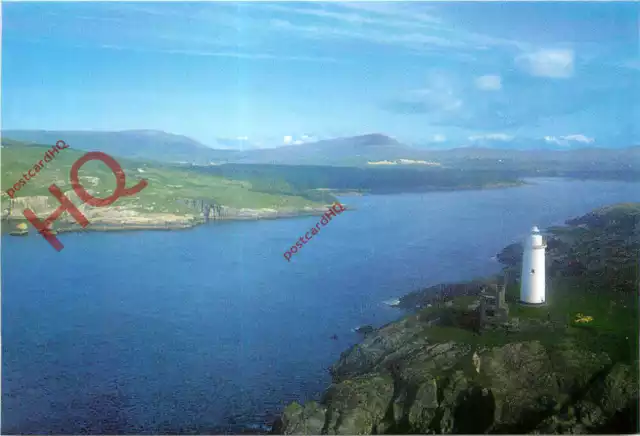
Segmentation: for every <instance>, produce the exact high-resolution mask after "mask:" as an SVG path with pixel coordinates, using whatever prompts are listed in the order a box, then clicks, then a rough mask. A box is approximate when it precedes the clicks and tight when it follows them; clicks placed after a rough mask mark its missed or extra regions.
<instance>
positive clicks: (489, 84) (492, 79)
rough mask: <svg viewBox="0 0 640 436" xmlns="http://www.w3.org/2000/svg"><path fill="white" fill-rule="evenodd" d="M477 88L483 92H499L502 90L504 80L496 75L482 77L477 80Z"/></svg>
mask: <svg viewBox="0 0 640 436" xmlns="http://www.w3.org/2000/svg"><path fill="white" fill-rule="evenodd" d="M476 87H477V88H478V89H482V90H483V91H497V90H499V89H501V88H502V78H501V77H500V76H495V75H487V76H480V77H478V78H477V79H476Z"/></svg>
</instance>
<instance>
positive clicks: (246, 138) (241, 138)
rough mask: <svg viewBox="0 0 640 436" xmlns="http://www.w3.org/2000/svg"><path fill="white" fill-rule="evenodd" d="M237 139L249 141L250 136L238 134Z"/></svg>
mask: <svg viewBox="0 0 640 436" xmlns="http://www.w3.org/2000/svg"><path fill="white" fill-rule="evenodd" d="M236 139H237V140H238V141H248V140H249V137H248V136H238V137H237V138H236Z"/></svg>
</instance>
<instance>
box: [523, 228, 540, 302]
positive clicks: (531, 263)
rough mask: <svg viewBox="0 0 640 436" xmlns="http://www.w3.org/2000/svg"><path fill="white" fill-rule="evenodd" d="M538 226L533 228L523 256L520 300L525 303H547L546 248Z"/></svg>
mask: <svg viewBox="0 0 640 436" xmlns="http://www.w3.org/2000/svg"><path fill="white" fill-rule="evenodd" d="M545 248H547V246H546V244H545V243H544V242H543V241H542V235H541V234H540V230H539V229H538V227H534V228H533V229H531V234H530V235H529V237H528V238H527V240H526V242H525V246H524V253H523V256H522V276H521V278H520V286H521V287H520V302H521V303H525V304H538V305H539V304H544V303H545V281H546V277H545V264H544V250H545Z"/></svg>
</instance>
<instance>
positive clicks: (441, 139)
mask: <svg viewBox="0 0 640 436" xmlns="http://www.w3.org/2000/svg"><path fill="white" fill-rule="evenodd" d="M446 140H447V137H446V136H444V135H442V134H437V135H433V138H432V139H431V141H432V142H445V141H446Z"/></svg>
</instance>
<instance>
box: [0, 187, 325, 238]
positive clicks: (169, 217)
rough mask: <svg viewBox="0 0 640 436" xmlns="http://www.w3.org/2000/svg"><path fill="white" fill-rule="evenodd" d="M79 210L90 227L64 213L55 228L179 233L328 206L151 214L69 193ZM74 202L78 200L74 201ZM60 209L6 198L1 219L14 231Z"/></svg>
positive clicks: (192, 205) (33, 199) (202, 208)
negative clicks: (28, 215) (30, 216)
mask: <svg viewBox="0 0 640 436" xmlns="http://www.w3.org/2000/svg"><path fill="white" fill-rule="evenodd" d="M65 195H67V196H68V197H69V198H70V199H72V201H73V202H74V204H76V205H77V207H78V209H79V210H80V211H81V212H82V213H83V214H84V215H85V216H86V217H87V219H88V220H89V226H87V227H85V228H82V227H81V226H80V225H79V224H78V223H77V222H76V221H75V220H74V219H73V217H71V216H69V214H64V215H63V216H61V217H60V218H59V219H58V220H56V222H55V223H54V226H53V227H54V229H55V230H56V231H58V232H60V233H62V232H76V231H120V230H178V229H188V228H192V227H195V226H197V225H199V224H203V223H206V222H209V221H229V220H261V219H278V218H290V217H296V216H305V215H321V214H323V213H324V212H326V209H327V207H329V206H330V205H327V206H322V207H303V208H297V209H296V208H290V207H289V208H286V207H285V208H280V209H273V208H260V209H257V208H256V209H251V208H233V207H228V206H224V205H219V204H215V203H207V202H205V201H194V200H183V201H181V204H183V205H186V206H188V207H189V209H190V210H191V213H178V212H176V213H168V212H151V211H144V210H140V209H137V208H133V207H130V206H128V205H125V206H117V205H115V204H114V205H110V206H105V207H92V206H88V205H86V204H81V202H80V201H78V200H77V197H76V196H75V193H74V192H73V191H69V192H66V193H65ZM74 200H75V201H74ZM59 206H60V204H59V203H57V201H56V200H55V198H53V197H50V196H27V197H19V198H15V199H8V198H3V200H2V213H1V216H0V219H2V221H3V222H4V223H7V224H8V225H7V226H5V229H8V230H12V229H13V228H15V226H16V225H17V224H18V223H21V222H26V219H25V217H24V215H23V213H22V211H23V210H24V209H26V208H29V209H31V210H33V211H34V212H35V213H36V215H37V216H38V217H40V218H41V219H45V218H46V217H48V216H49V215H50V214H51V213H52V212H53V211H54V210H55V209H56V208H58V207H59Z"/></svg>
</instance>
